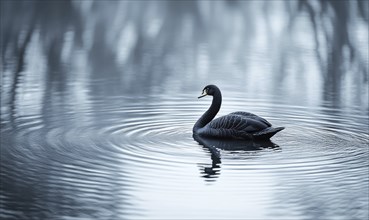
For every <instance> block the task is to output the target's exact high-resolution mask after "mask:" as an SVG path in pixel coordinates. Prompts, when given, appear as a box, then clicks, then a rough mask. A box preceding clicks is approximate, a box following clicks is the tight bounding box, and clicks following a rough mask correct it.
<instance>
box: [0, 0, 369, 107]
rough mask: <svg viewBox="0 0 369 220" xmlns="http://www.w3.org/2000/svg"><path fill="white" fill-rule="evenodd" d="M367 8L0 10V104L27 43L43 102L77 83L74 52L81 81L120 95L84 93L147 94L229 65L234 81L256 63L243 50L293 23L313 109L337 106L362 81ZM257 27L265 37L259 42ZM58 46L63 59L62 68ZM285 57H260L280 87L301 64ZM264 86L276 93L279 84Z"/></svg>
mask: <svg viewBox="0 0 369 220" xmlns="http://www.w3.org/2000/svg"><path fill="white" fill-rule="evenodd" d="M368 8H369V5H368V1H362V0H356V1H344V0H342V1H336V0H326V1H308V0H300V1H277V2H273V3H271V2H269V1H265V2H263V1H214V2H213V1H156V2H155V1H150V2H146V1H139V2H134V1H116V2H114V3H112V2H101V1H72V0H67V1H1V20H2V25H1V36H2V37H1V48H2V49H1V64H2V66H3V71H2V72H3V73H4V74H3V77H9V78H11V80H6V81H4V82H7V83H8V82H9V85H11V86H10V88H8V87H6V88H3V90H4V91H3V92H4V94H5V95H4V96H5V98H6V100H7V101H5V102H3V103H8V104H10V105H14V103H15V100H16V97H17V94H16V93H17V89H16V88H17V87H18V86H19V85H18V84H19V78H20V75H21V73H22V72H23V71H24V68H25V65H26V66H27V63H29V62H35V61H34V60H35V59H33V60H32V61H31V60H25V56H26V54H27V51H28V50H29V44H30V42H32V39H36V35H38V36H39V38H38V39H37V41H39V43H40V44H41V45H42V51H43V53H44V56H43V57H39V58H38V59H39V61H40V62H41V61H42V60H43V59H45V61H46V62H45V63H46V65H47V68H46V69H47V70H46V74H45V79H44V80H45V84H46V86H47V88H46V91H45V94H51V93H52V91H59V92H62V91H64V90H65V89H66V88H65V86H66V83H67V81H68V78H70V77H71V76H72V75H74V74H78V73H76V72H73V71H70V66H72V64H73V63H74V62H77V61H76V59H75V58H76V56H77V55H76V54H78V51H84V52H85V54H86V57H85V59H86V60H87V62H88V65H89V66H90V70H91V74H88V76H87V77H88V78H89V80H98V79H101V78H112V79H115V80H119V81H122V82H123V84H124V85H125V86H124V88H122V87H119V86H117V87H116V88H114V89H112V88H107V87H106V86H104V85H94V87H95V88H94V89H93V90H92V91H93V92H96V93H99V92H103V93H104V94H105V93H107V94H110V93H114V94H115V93H121V92H146V93H147V92H148V91H149V90H150V88H152V87H154V86H161V85H162V84H163V83H164V82H165V81H166V79H167V78H169V77H171V76H172V74H173V72H176V74H177V75H176V77H178V78H180V79H183V80H186V79H187V78H186V76H185V75H186V74H190V75H191V77H194V78H191V79H192V80H194V79H196V78H198V77H199V74H205V75H207V76H212V74H213V73H211V71H213V69H212V68H213V66H216V65H218V64H219V63H227V62H232V61H234V62H236V63H237V65H239V66H240V68H241V69H240V71H241V72H243V71H244V70H245V67H246V66H247V62H248V60H247V59H246V60H245V57H253V56H254V54H257V53H259V51H257V50H255V48H253V47H254V46H255V45H259V41H260V39H264V37H267V39H268V40H267V45H273V44H275V43H274V41H276V39H278V36H282V38H284V39H298V38H299V33H298V31H299V30H298V29H297V27H296V26H298V25H297V23H296V20H298V19H297V18H298V17H301V16H302V17H303V16H304V15H307V16H308V21H309V23H310V25H311V27H312V30H313V31H312V32H311V33H310V34H311V35H312V37H313V39H314V41H315V42H314V47H315V53H316V59H317V62H318V63H319V68H320V74H321V75H322V76H323V79H324V82H323V83H322V87H323V91H322V93H323V99H330V95H331V94H335V97H336V98H338V99H339V97H340V92H341V84H342V80H343V76H345V75H346V74H355V73H360V75H361V76H359V75H358V74H356V75H358V76H355V80H356V81H364V82H366V83H367V81H368V61H367V60H368V54H367V50H368V48H363V46H362V45H367V44H368V32H367V27H368ZM263 21H264V22H265V23H266V24H265V25H266V26H267V27H268V28H267V29H266V30H267V32H266V33H263V32H260V30H261V29H262V28H261V27H263V26H264V24H263ZM276 21H278V22H281V23H282V26H283V25H285V26H287V27H288V28H285V29H284V28H282V29H281V30H282V31H281V32H276V31H275V30H277V28H278V25H280V24H278V23H275V22H276ZM276 24H278V25H276ZM68 34H71V36H72V38H71V39H67V38H66V36H67V35H68ZM264 35H267V36H264ZM68 41H71V42H68ZM68 43H69V44H71V45H72V50H71V51H70V52H69V53H67V60H63V59H62V52H63V51H64V50H65V48H66V45H67V44H68ZM292 46H293V44H292ZM290 49H291V45H290V44H289V43H288V42H287V41H286V42H285V43H282V44H279V45H273V47H272V48H268V49H267V51H268V56H269V55H270V54H271V56H272V57H271V58H270V59H272V60H274V62H276V63H279V66H280V67H281V68H280V69H278V70H273V71H275V73H273V74H274V75H275V76H278V77H285V75H286V74H285V72H286V69H287V68H288V65H289V64H290V63H291V62H302V61H301V55H300V54H294V55H293V56H294V57H293V58H292V60H291V57H290V58H288V53H287V51H290ZM204 51H205V52H206V54H205V55H206V58H207V60H209V62H211V63H210V64H208V65H209V66H210V69H208V70H207V71H206V70H205V72H202V73H200V72H199V71H198V70H196V68H195V66H199V65H202V64H201V63H199V62H202V60H203V59H202V57H203V56H204ZM299 56H300V57H299ZM301 65H303V64H301ZM5 73H6V74H5ZM226 74H228V73H226V72H224V73H223V75H226ZM244 74H245V76H248V75H249V72H247V71H245V73H244ZM306 74H308V73H306ZM274 81H275V82H274V83H275V84H278V83H280V81H281V79H278V78H277V79H275V80H274ZM55 86H56V87H55Z"/></svg>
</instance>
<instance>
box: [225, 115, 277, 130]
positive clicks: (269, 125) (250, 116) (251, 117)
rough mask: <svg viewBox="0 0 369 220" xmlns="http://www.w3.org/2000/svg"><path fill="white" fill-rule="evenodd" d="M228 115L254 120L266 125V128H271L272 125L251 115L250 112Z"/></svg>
mask: <svg viewBox="0 0 369 220" xmlns="http://www.w3.org/2000/svg"><path fill="white" fill-rule="evenodd" d="M230 115H240V116H242V117H245V118H250V119H254V120H256V121H259V122H262V123H264V124H266V125H267V126H268V127H271V126H272V124H271V123H270V122H269V121H267V120H266V119H264V118H262V117H260V116H257V115H255V114H252V113H250V112H232V113H230Z"/></svg>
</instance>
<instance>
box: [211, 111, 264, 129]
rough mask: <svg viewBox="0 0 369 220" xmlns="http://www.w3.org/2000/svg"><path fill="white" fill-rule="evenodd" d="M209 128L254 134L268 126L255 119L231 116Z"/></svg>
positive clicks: (221, 119) (212, 123)
mask: <svg viewBox="0 0 369 220" xmlns="http://www.w3.org/2000/svg"><path fill="white" fill-rule="evenodd" d="M207 127H209V128H211V129H226V130H233V131H242V132H247V133H252V132H257V131H261V130H263V129H265V128H267V127H268V126H267V125H266V124H265V123H263V122H260V121H258V120H255V119H253V118H247V117H242V116H240V115H237V114H229V115H225V116H222V117H219V118H217V119H215V120H213V121H211V122H209V124H208V125H207Z"/></svg>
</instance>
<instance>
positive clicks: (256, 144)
mask: <svg viewBox="0 0 369 220" xmlns="http://www.w3.org/2000/svg"><path fill="white" fill-rule="evenodd" d="M193 138H194V139H195V140H196V141H197V142H198V143H199V144H200V145H202V146H203V149H204V150H205V151H208V152H210V156H211V166H209V165H208V164H206V165H204V164H201V165H200V167H201V174H202V177H204V178H206V180H207V181H214V180H215V178H216V177H218V176H219V174H220V168H221V163H222V161H221V153H220V150H222V151H223V152H229V153H232V152H255V151H259V150H263V149H280V147H279V146H278V145H277V144H275V143H273V142H272V141H270V140H241V139H220V138H214V137H202V136H199V135H196V134H193Z"/></svg>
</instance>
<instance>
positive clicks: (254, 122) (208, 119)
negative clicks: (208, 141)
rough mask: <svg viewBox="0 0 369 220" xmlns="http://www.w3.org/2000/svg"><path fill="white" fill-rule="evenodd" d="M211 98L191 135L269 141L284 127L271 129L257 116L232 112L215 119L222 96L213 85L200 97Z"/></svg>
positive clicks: (269, 125) (266, 122) (268, 124)
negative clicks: (210, 102) (211, 100)
mask: <svg viewBox="0 0 369 220" xmlns="http://www.w3.org/2000/svg"><path fill="white" fill-rule="evenodd" d="M207 95H210V96H213V102H212V104H211V106H210V108H209V109H208V110H207V111H206V112H205V113H204V114H203V115H202V116H201V117H200V118H199V120H197V122H196V124H195V125H194V127H193V133H194V134H196V135H200V136H205V137H218V138H231V139H264V140H265V139H269V138H271V137H272V136H273V135H275V134H276V133H277V132H279V131H281V130H283V129H284V127H278V128H273V127H272V125H271V124H270V123H269V122H268V121H267V120H265V119H264V118H261V117H259V116H257V115H254V114H252V113H249V112H233V113H230V114H228V115H225V116H221V117H219V118H217V119H214V120H213V118H214V117H215V116H216V114H217V113H218V111H219V109H220V106H221V104H222V94H221V92H220V90H219V88H218V87H217V86H215V85H208V86H206V87H205V88H204V89H203V90H202V95H201V96H199V98H202V97H204V96H207Z"/></svg>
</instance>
